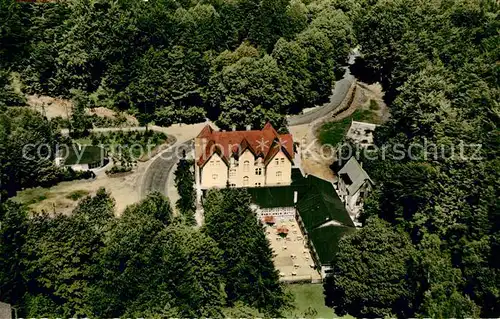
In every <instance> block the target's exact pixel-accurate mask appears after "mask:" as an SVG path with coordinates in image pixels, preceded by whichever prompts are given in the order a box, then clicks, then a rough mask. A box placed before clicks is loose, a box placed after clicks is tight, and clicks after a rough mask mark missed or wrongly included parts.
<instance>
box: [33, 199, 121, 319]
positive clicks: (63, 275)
mask: <svg viewBox="0 0 500 319" xmlns="http://www.w3.org/2000/svg"><path fill="white" fill-rule="evenodd" d="M112 216H113V200H112V199H111V198H110V197H109V194H107V193H105V191H104V190H99V191H98V194H97V195H96V196H95V197H92V198H90V197H89V198H86V199H84V200H83V201H82V206H80V207H78V208H77V209H76V210H75V212H74V214H73V215H71V216H64V215H60V214H57V215H55V216H53V217H51V216H49V215H48V214H46V213H45V214H43V213H42V214H38V215H36V216H34V217H33V221H32V222H31V223H30V225H29V227H28V234H27V239H26V244H25V246H24V253H25V254H26V257H25V258H24V259H23V263H24V265H23V266H24V267H25V269H26V271H25V273H24V277H25V278H26V281H27V285H28V287H29V288H28V295H27V296H26V299H25V303H26V308H25V309H24V310H25V312H26V314H27V315H30V316H39V315H47V313H46V311H51V313H50V315H59V316H85V315H90V314H91V313H92V312H91V305H90V304H89V303H88V302H87V296H88V294H89V293H90V290H91V283H92V282H93V281H94V280H95V277H94V274H93V267H95V266H96V262H97V258H96V257H97V255H98V253H99V251H100V250H101V249H102V248H103V247H104V238H103V233H104V230H103V229H102V228H103V226H105V225H106V224H107V223H105V221H106V220H110V219H111V218H112ZM52 306H53V308H52V309H49V308H48V307H52Z"/></svg>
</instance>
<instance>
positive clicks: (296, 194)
mask: <svg viewBox="0 0 500 319" xmlns="http://www.w3.org/2000/svg"><path fill="white" fill-rule="evenodd" d="M298 196H299V193H298V192H297V191H294V192H293V203H294V204H297V197H298Z"/></svg>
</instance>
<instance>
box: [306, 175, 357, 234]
mask: <svg viewBox="0 0 500 319" xmlns="http://www.w3.org/2000/svg"><path fill="white" fill-rule="evenodd" d="M306 180H307V183H306V188H307V189H308V191H307V193H306V194H305V196H301V197H300V199H299V201H298V202H297V209H298V211H299V213H300V216H301V218H302V221H303V222H304V226H305V227H306V229H307V230H308V231H312V230H313V229H315V228H317V227H320V226H321V225H323V224H324V223H327V222H330V221H337V222H339V223H340V224H342V225H345V226H349V227H354V223H353V222H352V220H351V217H350V216H349V214H348V213H347V211H346V209H345V206H344V203H342V201H341V200H340V198H339V196H338V195H337V192H336V191H335V189H334V188H333V184H332V183H330V182H329V181H326V180H324V179H321V178H319V177H316V176H313V175H309V176H307V178H306Z"/></svg>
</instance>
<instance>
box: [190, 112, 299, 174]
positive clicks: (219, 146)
mask: <svg viewBox="0 0 500 319" xmlns="http://www.w3.org/2000/svg"><path fill="white" fill-rule="evenodd" d="M197 137H198V138H201V139H206V141H205V143H204V144H203V145H201V149H202V153H201V154H196V157H197V159H198V161H197V163H198V165H199V166H203V165H204V164H205V163H206V162H207V161H208V160H209V159H210V157H211V156H212V155H213V154H214V153H217V154H218V155H219V156H220V157H221V158H222V159H223V160H224V162H226V164H227V163H229V159H230V158H231V155H233V154H234V155H236V156H239V155H241V154H242V153H243V152H244V151H245V150H247V149H248V150H250V151H251V152H252V153H253V154H254V155H255V156H256V157H262V159H263V160H264V163H265V165H267V163H269V161H270V160H272V159H273V157H274V156H275V155H276V154H277V153H278V152H279V151H280V150H281V151H283V153H284V154H285V155H286V156H287V157H288V158H289V159H290V161H293V138H292V135H291V134H278V132H276V130H275V129H274V127H273V126H272V125H271V123H269V122H268V123H267V124H266V125H265V126H264V128H263V129H262V130H260V131H258V130H250V131H227V132H221V131H214V130H213V129H212V127H210V125H206V126H205V127H204V128H203V129H202V130H201V132H200V134H198V136H197Z"/></svg>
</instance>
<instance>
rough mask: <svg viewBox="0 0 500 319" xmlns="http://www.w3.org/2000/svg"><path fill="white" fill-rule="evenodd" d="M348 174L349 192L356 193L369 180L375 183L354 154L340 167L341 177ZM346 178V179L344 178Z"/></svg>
mask: <svg viewBox="0 0 500 319" xmlns="http://www.w3.org/2000/svg"><path fill="white" fill-rule="evenodd" d="M344 174H345V175H347V177H348V178H349V180H350V182H351V183H350V185H349V183H346V184H348V186H347V192H348V193H349V194H354V193H356V192H357V191H358V189H359V188H360V187H361V186H362V185H363V184H364V183H365V181H368V182H369V183H371V184H372V185H373V184H374V183H373V181H372V179H371V178H370V176H368V173H367V172H366V171H365V170H364V169H363V167H361V165H360V164H359V162H358V160H357V159H356V157H355V156H352V157H351V158H350V159H349V160H348V161H347V163H346V164H345V165H344V166H343V167H342V168H341V169H340V171H339V172H338V175H339V177H340V178H343V175H344ZM344 180H345V179H344Z"/></svg>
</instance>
